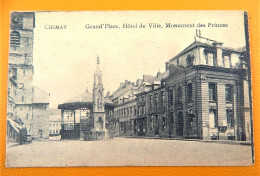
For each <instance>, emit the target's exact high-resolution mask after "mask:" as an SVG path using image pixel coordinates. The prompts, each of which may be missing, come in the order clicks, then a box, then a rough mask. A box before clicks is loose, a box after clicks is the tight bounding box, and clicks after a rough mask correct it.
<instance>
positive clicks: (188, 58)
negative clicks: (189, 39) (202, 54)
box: [186, 55, 194, 67]
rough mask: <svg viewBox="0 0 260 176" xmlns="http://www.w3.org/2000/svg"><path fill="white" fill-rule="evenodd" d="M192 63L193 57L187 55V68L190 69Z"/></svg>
mask: <svg viewBox="0 0 260 176" xmlns="http://www.w3.org/2000/svg"><path fill="white" fill-rule="evenodd" d="M193 61H194V55H188V56H187V58H186V63H187V67H190V66H192V65H193Z"/></svg>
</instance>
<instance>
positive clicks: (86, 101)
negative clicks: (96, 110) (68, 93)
mask: <svg viewBox="0 0 260 176" xmlns="http://www.w3.org/2000/svg"><path fill="white" fill-rule="evenodd" d="M104 100H105V106H106V105H113V103H112V101H111V100H110V99H109V98H108V97H105V98H104ZM86 106H93V94H92V93H90V92H88V91H86V92H84V93H82V94H80V95H77V96H75V97H72V98H70V99H68V100H66V101H65V102H64V103H63V104H59V105H58V108H59V109H63V108H68V109H77V108H79V107H86Z"/></svg>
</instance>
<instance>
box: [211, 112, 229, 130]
mask: <svg viewBox="0 0 260 176" xmlns="http://www.w3.org/2000/svg"><path fill="white" fill-rule="evenodd" d="M226 120H227V127H234V114H233V110H232V109H226ZM209 127H210V128H217V127H218V114H217V109H209Z"/></svg>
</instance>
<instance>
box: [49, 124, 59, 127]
mask: <svg viewBox="0 0 260 176" xmlns="http://www.w3.org/2000/svg"><path fill="white" fill-rule="evenodd" d="M50 127H60V123H53V124H51V123H50Z"/></svg>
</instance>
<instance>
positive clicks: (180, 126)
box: [176, 112, 183, 136]
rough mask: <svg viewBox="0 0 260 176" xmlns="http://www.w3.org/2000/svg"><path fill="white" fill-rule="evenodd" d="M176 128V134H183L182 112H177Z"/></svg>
mask: <svg viewBox="0 0 260 176" xmlns="http://www.w3.org/2000/svg"><path fill="white" fill-rule="evenodd" d="M176 125H177V128H176V134H177V136H183V113H182V112H179V113H178V116H177V123H176Z"/></svg>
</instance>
